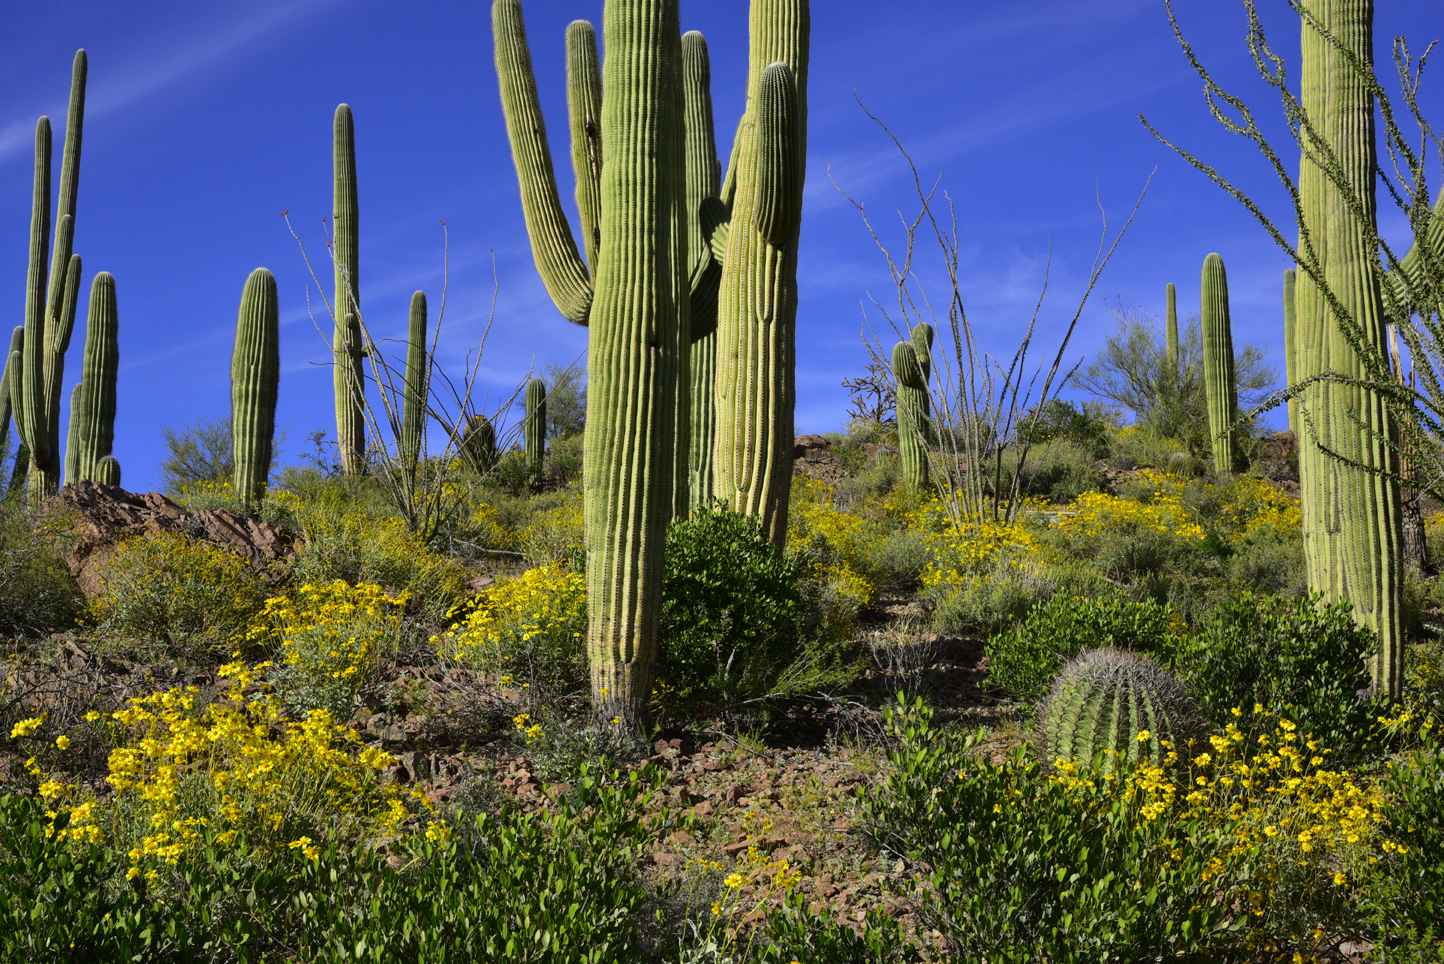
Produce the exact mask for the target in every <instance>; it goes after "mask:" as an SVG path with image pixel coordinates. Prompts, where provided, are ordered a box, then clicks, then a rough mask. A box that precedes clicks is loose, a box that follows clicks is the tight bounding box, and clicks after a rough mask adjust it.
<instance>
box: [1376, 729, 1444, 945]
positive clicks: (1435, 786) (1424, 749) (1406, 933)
mask: <svg viewBox="0 0 1444 964" xmlns="http://www.w3.org/2000/svg"><path fill="white" fill-rule="evenodd" d="M1438 719H1439V718H1438V717H1433V718H1432V719H1431V718H1428V717H1422V718H1419V719H1416V720H1415V721H1414V722H1415V723H1416V725H1417V724H1418V723H1419V721H1420V720H1423V721H1424V722H1428V723H1433V724H1434V725H1432V726H1427V727H1426V726H1420V727H1419V729H1418V736H1419V737H1420V744H1421V745H1420V746H1419V747H1418V748H1416V749H1415V750H1413V751H1411V752H1410V753H1408V754H1407V755H1405V756H1404V757H1402V758H1400V759H1398V760H1394V761H1391V762H1390V763H1389V768H1388V776H1387V779H1386V783H1385V786H1386V789H1387V795H1386V799H1387V801H1388V803H1387V806H1386V816H1387V818H1388V821H1389V825H1390V827H1391V828H1392V830H1393V838H1394V840H1395V842H1396V843H1397V844H1399V845H1401V846H1396V847H1394V848H1392V859H1390V860H1387V861H1385V862H1384V863H1382V864H1381V865H1380V866H1379V868H1378V876H1377V877H1376V879H1375V882H1374V883H1375V887H1376V888H1377V889H1378V890H1379V891H1380V892H1381V893H1380V896H1379V897H1377V898H1376V899H1375V901H1373V902H1372V903H1373V904H1374V907H1373V909H1372V914H1371V916H1372V918H1373V923H1374V924H1375V926H1376V927H1377V928H1378V930H1379V932H1380V933H1381V934H1383V935H1387V936H1386V937H1385V938H1384V941H1385V942H1387V945H1388V946H1389V947H1390V951H1389V954H1388V957H1387V958H1385V959H1386V960H1389V961H1408V962H1419V964H1427V962H1429V961H1440V960H1444V923H1441V922H1444V807H1441V806H1440V804H1439V801H1440V800H1444V752H1441V749H1440V746H1439V743H1438V741H1437V733H1436V732H1435V731H1437V729H1438V726H1437V720H1438Z"/></svg>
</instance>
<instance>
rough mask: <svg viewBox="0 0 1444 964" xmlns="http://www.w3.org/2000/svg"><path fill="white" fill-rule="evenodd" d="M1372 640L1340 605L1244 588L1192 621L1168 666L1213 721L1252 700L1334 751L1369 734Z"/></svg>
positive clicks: (1375, 709) (1358, 744) (1375, 710)
mask: <svg viewBox="0 0 1444 964" xmlns="http://www.w3.org/2000/svg"><path fill="white" fill-rule="evenodd" d="M1375 645H1376V642H1375V637H1374V634H1373V633H1372V632H1371V631H1370V630H1368V629H1365V628H1363V627H1361V626H1359V625H1358V624H1357V623H1356V622H1355V621H1354V619H1353V617H1352V616H1351V615H1350V607H1349V606H1348V605H1347V604H1325V603H1324V602H1323V599H1322V597H1321V596H1319V595H1314V596H1312V597H1309V598H1305V599H1280V598H1278V597H1276V596H1266V595H1254V594H1252V593H1244V594H1243V595H1241V596H1239V597H1238V598H1236V599H1232V600H1229V601H1227V602H1225V603H1223V604H1222V605H1221V606H1220V607H1219V608H1218V609H1217V610H1216V611H1215V613H1214V614H1213V616H1212V618H1210V619H1209V620H1208V621H1207V622H1205V623H1204V624H1203V625H1202V626H1201V627H1200V628H1199V630H1198V632H1197V633H1196V634H1195V635H1193V636H1192V637H1191V638H1190V639H1189V642H1188V645H1187V646H1186V647H1184V648H1183V650H1182V651H1181V652H1180V654H1179V656H1178V658H1177V659H1176V662H1175V667H1174V668H1175V672H1177V673H1178V674H1179V677H1180V678H1181V679H1182V681H1183V684H1184V687H1185V688H1186V689H1187V690H1188V691H1189V693H1190V694H1191V695H1192V696H1193V698H1194V699H1196V700H1197V701H1198V704H1199V708H1200V709H1201V710H1203V712H1204V713H1205V715H1207V716H1208V717H1210V718H1211V720H1212V721H1213V723H1214V724H1215V725H1222V724H1223V723H1225V722H1227V721H1228V718H1229V714H1230V711H1231V710H1232V709H1233V708H1234V707H1241V708H1243V709H1245V710H1247V709H1249V708H1250V707H1252V706H1253V705H1254V704H1255V703H1257V704H1260V705H1261V706H1263V707H1265V708H1267V709H1269V710H1272V711H1274V712H1276V713H1278V714H1280V715H1282V716H1285V717H1287V718H1288V719H1290V720H1292V721H1293V722H1294V723H1296V724H1298V727H1299V730H1300V731H1301V732H1304V733H1312V734H1313V735H1314V736H1315V737H1317V738H1318V739H1319V740H1321V741H1322V742H1324V743H1325V744H1326V745H1328V746H1330V747H1333V748H1335V750H1336V752H1341V753H1352V752H1355V751H1357V750H1359V749H1361V748H1362V747H1363V746H1364V744H1365V743H1366V742H1367V740H1368V739H1369V735H1370V734H1371V732H1372V731H1373V729H1374V722H1375V717H1376V716H1378V714H1379V710H1380V707H1379V706H1377V705H1374V704H1373V703H1372V701H1365V700H1363V699H1362V698H1361V694H1362V693H1364V691H1366V690H1368V688H1369V686H1370V677H1369V669H1368V666H1367V664H1366V662H1365V661H1366V659H1367V658H1368V656H1369V654H1370V653H1371V652H1372V651H1373V649H1374V646H1375Z"/></svg>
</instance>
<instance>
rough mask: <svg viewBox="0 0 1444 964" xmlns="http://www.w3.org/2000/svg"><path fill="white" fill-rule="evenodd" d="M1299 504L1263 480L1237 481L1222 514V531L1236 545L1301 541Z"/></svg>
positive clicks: (1246, 479) (1235, 480)
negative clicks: (1282, 540) (1261, 540)
mask: <svg viewBox="0 0 1444 964" xmlns="http://www.w3.org/2000/svg"><path fill="white" fill-rule="evenodd" d="M1301 521H1302V520H1301V515H1300V509H1299V500H1298V499H1293V498H1290V497H1289V496H1287V495H1285V494H1284V493H1282V492H1280V491H1279V490H1278V489H1276V488H1274V487H1273V486H1271V485H1269V484H1268V483H1267V482H1265V481H1263V480H1262V479H1250V478H1236V479H1234V480H1233V483H1232V485H1231V486H1230V489H1229V491H1228V498H1227V500H1226V501H1225V502H1224V504H1223V505H1222V507H1221V508H1220V510H1219V518H1218V523H1219V528H1220V530H1222V532H1223V533H1224V534H1225V537H1226V538H1227V539H1228V541H1229V542H1230V543H1232V544H1233V545H1242V544H1243V543H1246V542H1252V541H1255V540H1257V539H1260V538H1273V539H1287V540H1294V539H1298V538H1300V525H1301Z"/></svg>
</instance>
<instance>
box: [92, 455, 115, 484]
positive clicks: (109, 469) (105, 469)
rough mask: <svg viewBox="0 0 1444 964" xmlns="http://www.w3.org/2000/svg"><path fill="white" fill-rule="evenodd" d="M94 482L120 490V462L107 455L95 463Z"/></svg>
mask: <svg viewBox="0 0 1444 964" xmlns="http://www.w3.org/2000/svg"><path fill="white" fill-rule="evenodd" d="M95 481H97V482H99V483H100V484H101V485H109V486H114V487H115V488H117V489H118V488H120V462H119V461H118V460H117V459H116V457H115V456H114V455H107V456H105V457H104V458H102V459H101V460H100V461H98V462H96V463H95Z"/></svg>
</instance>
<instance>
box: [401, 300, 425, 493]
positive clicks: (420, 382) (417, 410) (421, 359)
mask: <svg viewBox="0 0 1444 964" xmlns="http://www.w3.org/2000/svg"><path fill="white" fill-rule="evenodd" d="M430 397H431V384H430V366H429V365H428V363H427V358H426V294H425V293H424V292H421V291H418V292H416V293H414V294H413V295H412V296H411V317H410V323H409V325H408V328H407V334H406V384H405V386H403V393H402V396H401V438H400V439H399V445H398V448H399V449H400V453H399V454H400V455H401V460H402V462H403V463H405V466H406V469H407V471H408V472H414V471H415V470H416V463H417V462H418V461H419V460H420V458H421V452H422V448H423V446H424V445H425V440H426V406H427V402H428V400H429V399H430Z"/></svg>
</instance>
